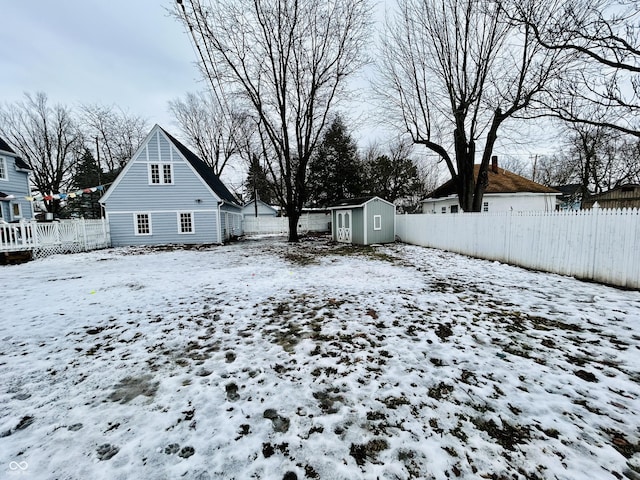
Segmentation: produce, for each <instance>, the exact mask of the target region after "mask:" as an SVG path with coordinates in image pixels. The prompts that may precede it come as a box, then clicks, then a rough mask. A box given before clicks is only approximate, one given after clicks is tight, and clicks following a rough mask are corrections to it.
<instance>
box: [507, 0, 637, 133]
mask: <svg viewBox="0 0 640 480" xmlns="http://www.w3.org/2000/svg"><path fill="white" fill-rule="evenodd" d="M514 11H515V12H517V15H516V17H514V18H516V19H517V20H518V21H521V22H524V23H525V24H526V25H527V26H528V27H529V28H531V30H532V31H533V33H534V35H535V38H536V40H537V41H538V42H539V44H540V45H542V46H543V47H544V48H546V49H548V50H550V51H556V52H561V51H564V52H571V53H572V54H574V55H575V57H576V62H577V64H578V66H579V68H576V69H574V70H572V71H571V72H569V73H567V75H565V76H563V77H562V78H560V79H558V81H557V82H556V85H555V86H554V88H553V89H550V90H549V97H548V99H546V102H545V103H546V106H547V107H549V108H550V109H551V110H552V111H553V113H554V115H556V116H557V117H559V118H560V119H562V120H564V121H567V122H579V123H585V124H589V125H592V126H595V127H598V126H601V125H604V126H607V127H609V128H612V129H614V130H617V131H620V132H623V133H627V134H630V135H634V136H636V137H640V121H638V111H639V110H640V23H639V22H640V2H638V0H540V1H539V2H538V3H537V6H536V8H534V9H520V8H516V9H515V10H514Z"/></svg>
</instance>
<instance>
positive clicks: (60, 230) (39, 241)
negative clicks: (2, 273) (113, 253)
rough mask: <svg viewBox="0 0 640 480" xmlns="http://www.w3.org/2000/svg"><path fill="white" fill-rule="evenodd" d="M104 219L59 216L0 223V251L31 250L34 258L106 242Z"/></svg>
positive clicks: (87, 247) (108, 238) (107, 244)
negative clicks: (39, 221)
mask: <svg viewBox="0 0 640 480" xmlns="http://www.w3.org/2000/svg"><path fill="white" fill-rule="evenodd" d="M110 244H111V238H110V235H109V224H108V223H107V222H106V220H84V219H77V220H62V221H56V222H48V223H38V222H21V223H9V224H6V223H3V224H0V253H3V252H20V251H27V250H31V251H32V252H33V256H34V257H35V258H40V257H46V256H48V255H53V254H56V253H75V252H82V251H87V250H95V249H98V248H106V247H108V246H110Z"/></svg>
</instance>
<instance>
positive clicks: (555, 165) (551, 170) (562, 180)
mask: <svg viewBox="0 0 640 480" xmlns="http://www.w3.org/2000/svg"><path fill="white" fill-rule="evenodd" d="M532 177H533V180H534V181H535V182H538V183H541V184H542V185H546V186H548V187H555V186H560V185H568V184H570V183H580V174H579V168H578V166H577V163H576V161H575V159H574V157H573V155H572V154H571V153H570V152H568V151H567V152H561V153H557V154H554V155H538V156H536V158H535V159H534V161H533V169H532Z"/></svg>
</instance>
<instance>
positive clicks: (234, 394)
mask: <svg viewBox="0 0 640 480" xmlns="http://www.w3.org/2000/svg"><path fill="white" fill-rule="evenodd" d="M224 390H225V391H226V392H227V400H229V401H230V402H235V401H236V400H239V399H240V395H239V394H238V386H237V385H236V384H235V383H229V384H228V385H227V386H226V387H224Z"/></svg>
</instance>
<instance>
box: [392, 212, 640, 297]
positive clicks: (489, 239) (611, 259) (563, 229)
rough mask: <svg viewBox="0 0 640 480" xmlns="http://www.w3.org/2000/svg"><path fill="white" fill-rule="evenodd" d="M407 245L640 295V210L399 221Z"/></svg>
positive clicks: (413, 217)
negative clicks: (506, 264)
mask: <svg viewBox="0 0 640 480" xmlns="http://www.w3.org/2000/svg"><path fill="white" fill-rule="evenodd" d="M396 234H397V236H398V237H399V239H400V240H401V241H403V242H407V243H411V244H414V245H422V246H426V247H433V248H439V249H443V250H449V251H452V252H456V253H462V254H464V255H469V256H472V257H478V258H484V259H487V260H497V261H499V262H504V263H508V264H511V265H518V266H521V267H526V268H531V269H535V270H542V271H546V272H552V273H559V274H562V275H570V276H574V277H577V278H581V279H586V280H593V281H596V282H601V283H607V284H610V285H617V286H620V287H626V288H634V289H640V210H638V209H621V210H620V209H611V210H609V209H598V208H596V209H593V210H581V211H577V212H554V213H546V212H517V213H516V212H513V213H510V212H500V213H461V214H448V215H446V214H445V215H434V214H421V215H399V216H398V217H397V218H396Z"/></svg>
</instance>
